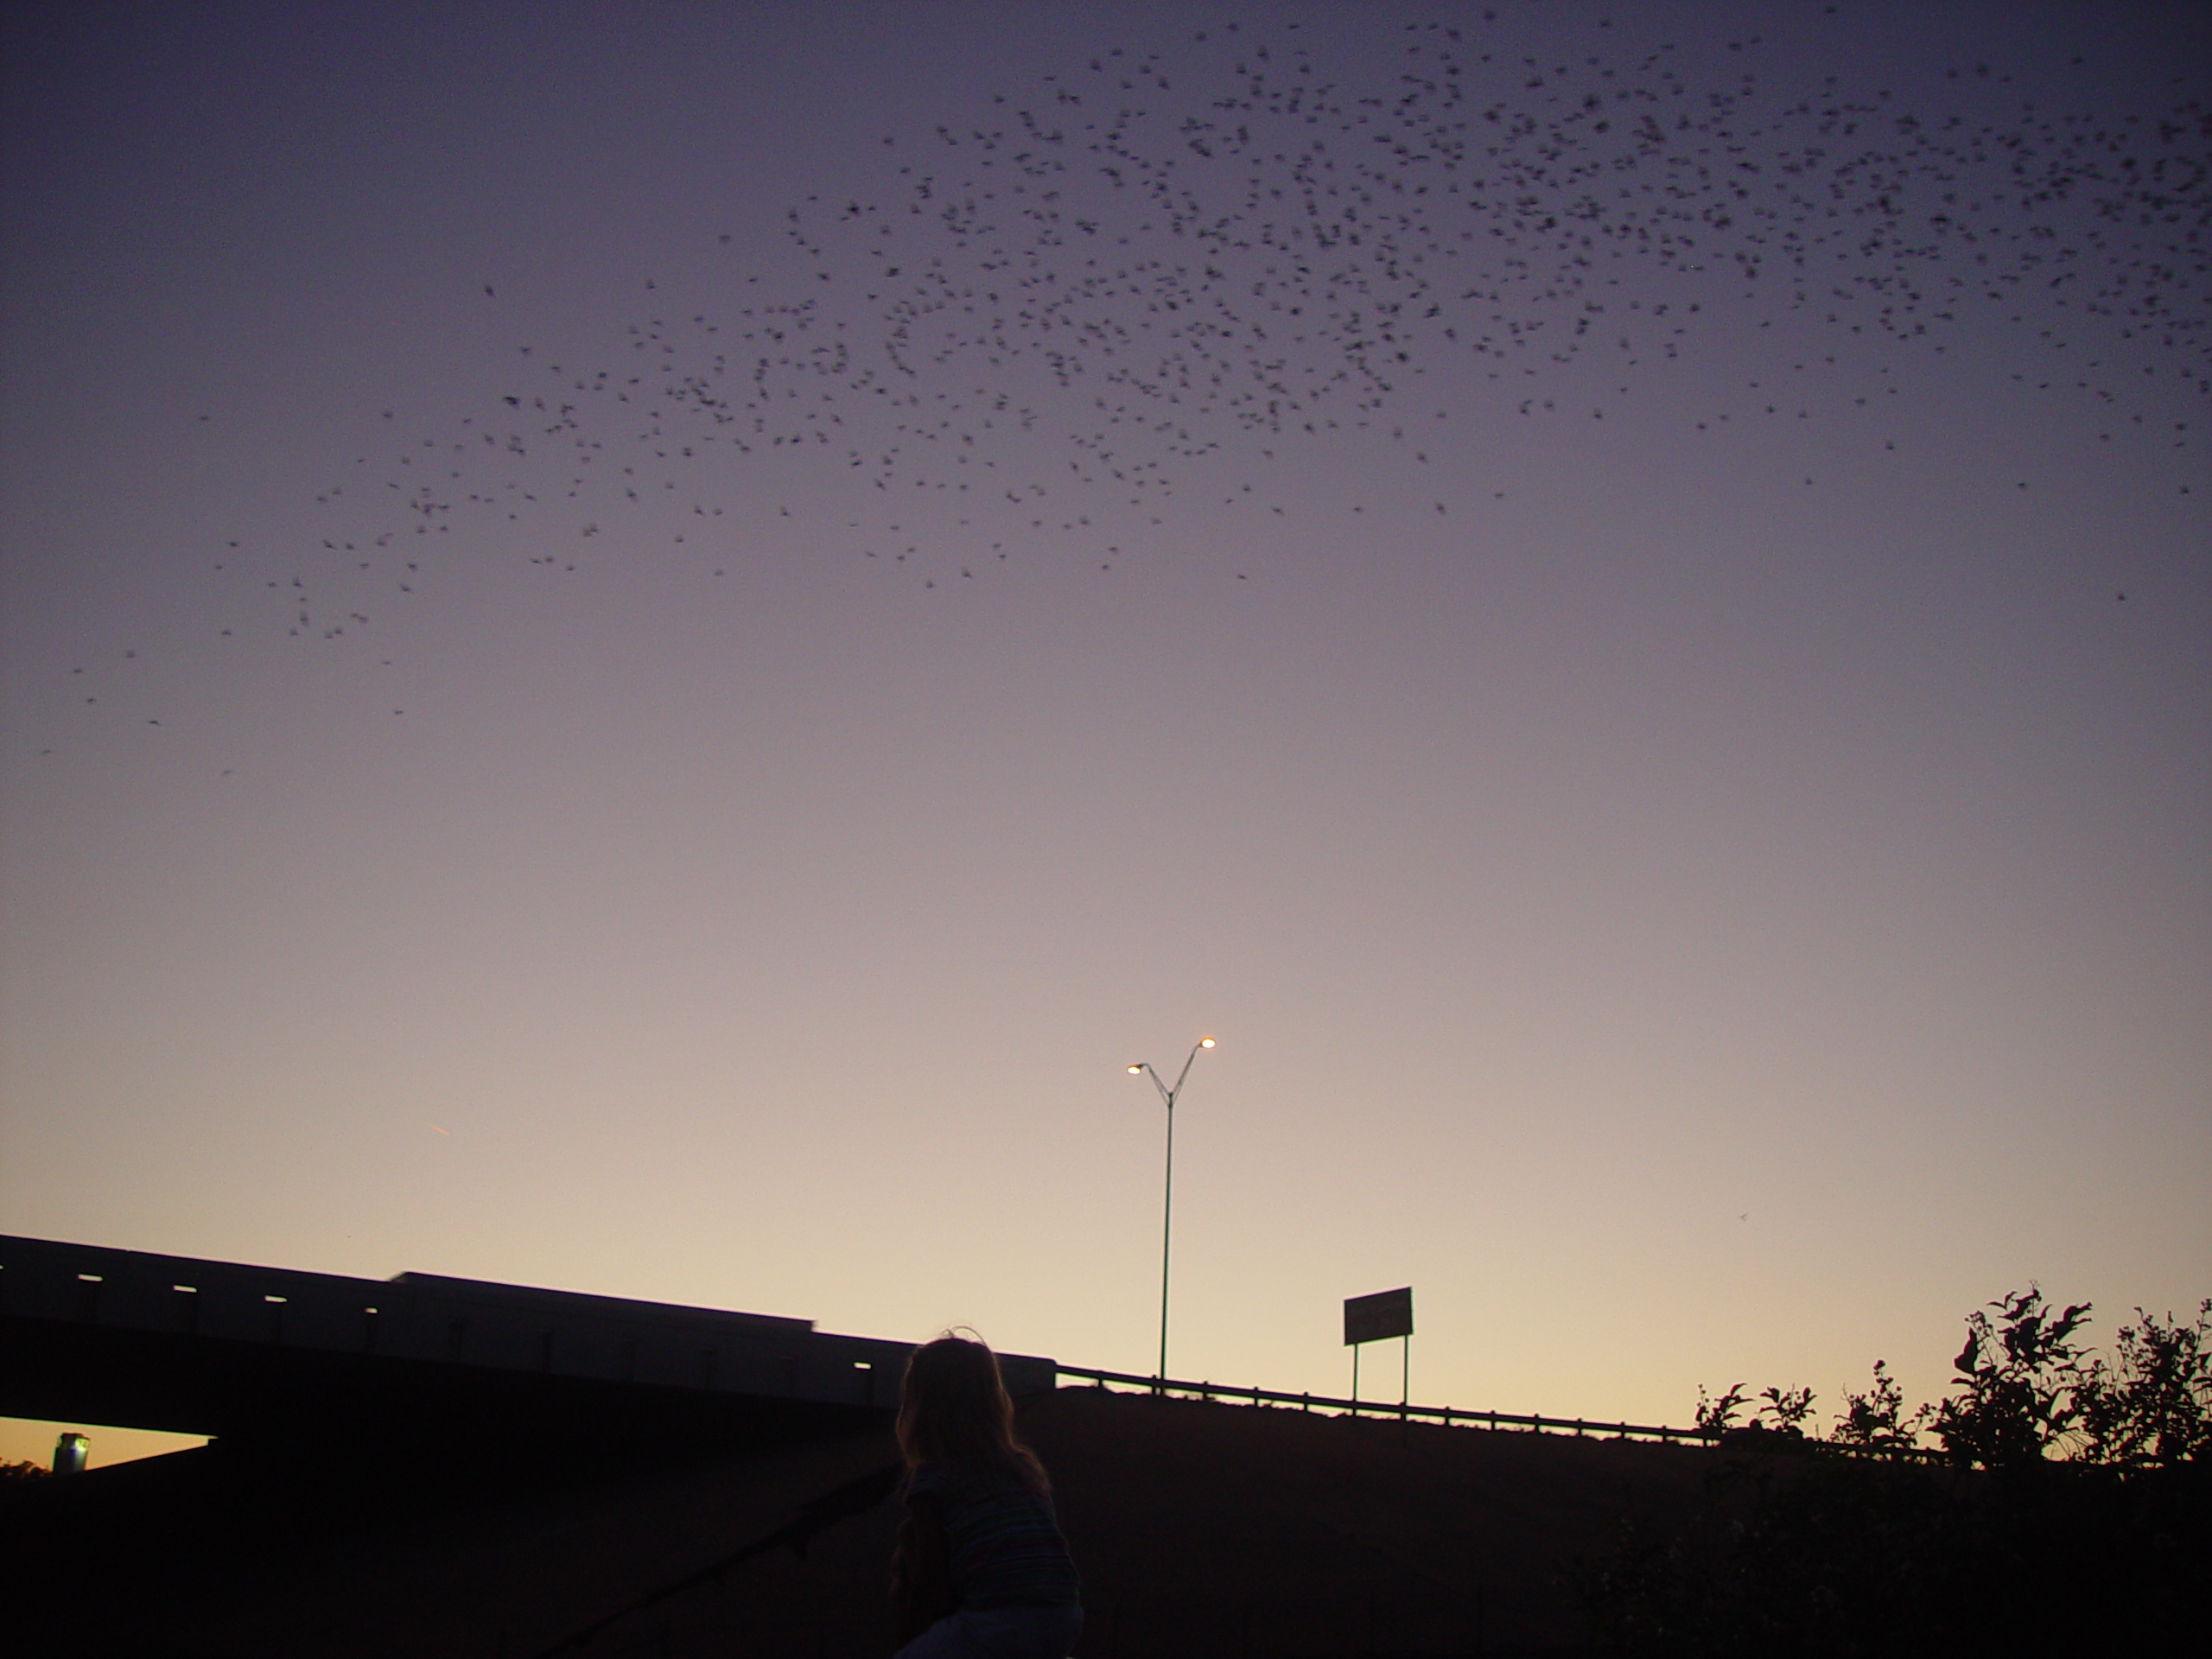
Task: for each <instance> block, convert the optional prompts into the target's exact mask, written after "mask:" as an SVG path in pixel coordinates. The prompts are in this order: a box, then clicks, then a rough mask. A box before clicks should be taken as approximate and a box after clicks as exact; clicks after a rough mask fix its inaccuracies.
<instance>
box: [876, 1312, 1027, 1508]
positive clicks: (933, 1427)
mask: <svg viewBox="0 0 2212 1659" xmlns="http://www.w3.org/2000/svg"><path fill="white" fill-rule="evenodd" d="M899 1451H901V1452H904V1453H905V1454H906V1466H907V1467H908V1468H909V1469H913V1468H916V1467H918V1466H919V1465H922V1464H925V1463H951V1464H957V1465H961V1466H963V1467H964V1468H966V1469H968V1470H969V1471H973V1472H974V1473H976V1474H979V1475H981V1476H982V1477H983V1478H984V1479H985V1480H986V1481H987V1482H988V1484H992V1485H1012V1486H1020V1487H1022V1488H1025V1489H1026V1490H1027V1491H1032V1492H1034V1493H1036V1494H1038V1495H1039V1497H1043V1496H1044V1495H1045V1494H1046V1492H1048V1491H1050V1490H1051V1487H1050V1483H1049V1482H1047V1481H1046V1478H1045V1467H1044V1465H1042V1464H1040V1463H1039V1462H1038V1461H1037V1457H1036V1454H1035V1453H1034V1452H1031V1451H1030V1449H1029V1448H1028V1447H1027V1446H1024V1445H1023V1444H1022V1443H1021V1441H1020V1440H1019V1439H1018V1438H1016V1436H1015V1434H1014V1402H1013V1401H1012V1400H1011V1399H1009V1398H1008V1397H1007V1391H1006V1383H1005V1382H1004V1380H1003V1379H1001V1376H999V1361H998V1356H997V1355H996V1354H994V1353H993V1352H992V1351H990V1350H989V1349H988V1348H987V1347H985V1346H984V1345H983V1344H982V1343H980V1342H970V1341H969V1340H968V1339H967V1338H965V1337H956V1336H954V1335H953V1334H952V1333H951V1332H949V1331H948V1332H945V1333H944V1335H943V1336H941V1337H939V1338H938V1339H937V1340H936V1341H934V1342H925V1343H924V1344H922V1345H921V1346H920V1347H918V1348H917V1349H915V1350H914V1352H913V1357H912V1358H910V1359H909V1360H907V1362H906V1382H905V1383H904V1384H903V1385H902V1386H901V1388H900V1389H899Z"/></svg>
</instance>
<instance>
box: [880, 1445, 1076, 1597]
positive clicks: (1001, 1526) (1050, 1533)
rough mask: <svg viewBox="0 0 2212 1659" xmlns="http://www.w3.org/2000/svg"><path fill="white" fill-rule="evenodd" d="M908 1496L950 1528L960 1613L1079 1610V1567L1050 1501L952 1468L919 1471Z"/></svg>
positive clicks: (947, 1535) (954, 1585) (909, 1485)
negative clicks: (998, 1609) (1015, 1609)
mask: <svg viewBox="0 0 2212 1659" xmlns="http://www.w3.org/2000/svg"><path fill="white" fill-rule="evenodd" d="M906 1498H907V1503H908V1504H909V1506H910V1507H914V1508H919V1507H922V1505H917V1504H915V1503H914V1500H915V1499H916V1498H920V1499H922V1500H923V1504H925V1505H927V1506H929V1507H931V1508H934V1509H935V1510H936V1511H937V1513H938V1517H939V1518H940V1519H941V1520H942V1522H944V1541H945V1554H946V1555H947V1557H948V1561H949V1566H950V1571H951V1575H952V1594H953V1601H954V1605H956V1606H957V1607H958V1608H959V1609H960V1610H961V1611H983V1610H985V1609H988V1608H994V1607H1073V1606H1077V1605H1080V1601H1081V1597H1080V1595H1079V1593H1078V1590H1077V1578H1076V1571H1075V1562H1074V1561H1073V1560H1071V1559H1070V1558H1069V1555H1068V1546H1067V1540H1066V1539H1065V1538H1063V1537H1061V1535H1060V1528H1059V1522H1058V1521H1057V1520H1055V1519H1054V1518H1053V1515H1052V1500H1051V1499H1049V1498H1046V1497H1040V1496H1039V1495H1038V1494H1037V1493H1035V1492H1033V1491H1029V1490H1028V1489H1027V1487H1024V1486H1018V1485H1011V1484H1007V1483H1005V1482H1002V1481H1001V1482H992V1481H988V1480H987V1479H985V1478H983V1477H982V1476H981V1475H980V1474H978V1473H977V1472H976V1471H973V1470H970V1469H967V1468H964V1467H963V1466H962V1465H958V1464H952V1463H925V1464H924V1465H921V1466H920V1467H919V1468H918V1469H916V1470H915V1471H914V1472H913V1473H912V1475H910V1476H909V1477H908V1478H907V1481H906Z"/></svg>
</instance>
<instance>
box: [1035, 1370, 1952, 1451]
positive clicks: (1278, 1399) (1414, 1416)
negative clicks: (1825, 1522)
mask: <svg viewBox="0 0 2212 1659" xmlns="http://www.w3.org/2000/svg"><path fill="white" fill-rule="evenodd" d="M1058 1374H1059V1375H1060V1376H1073V1377H1080V1378H1083V1379H1084V1381H1086V1382H1089V1383H1092V1384H1093V1385H1094V1386H1096V1387H1098V1388H1102V1389H1103V1388H1109V1387H1119V1388H1123V1389H1135V1390H1141V1391H1142V1392H1144V1393H1146V1394H1158V1395H1177V1396H1180V1397H1182V1398H1185V1399H1191V1400H1224V1401H1230V1402H1249V1403H1250V1404H1252V1405H1255V1406H1270V1407H1288V1408H1295V1409H1297V1410H1300V1411H1319V1412H1334V1413H1337V1414H1339V1415H1344V1416H1355V1417H1380V1418H1388V1419H1391V1420H1394V1421H1400V1422H1427V1423H1437V1424H1440V1425H1442V1426H1444V1427H1449V1428H1490V1429H1525V1430H1529V1431H1530V1432H1532V1433H1538V1434H1567V1435H1572V1436H1575V1437H1578V1438H1581V1439H1593V1438H1594V1439H1598V1440H1656V1441H1659V1442H1661V1443H1662V1444H1675V1445H1688V1446H1725V1445H1728V1444H1731V1443H1734V1444H1737V1445H1740V1446H1763V1447H1764V1448H1766V1449H1768V1450H1770V1451H1785V1450H1786V1451H1803V1452H1812V1451H1818V1452H1835V1453H1837V1454H1840V1455H1841V1456H1845V1457H1853V1458H1890V1459H1904V1460H1906V1461H1909V1462H1942V1461H1944V1460H1946V1459H1947V1457H1948V1453H1946V1452H1943V1451H1942V1450H1941V1449H1940V1448H1937V1447H1934V1446H1893V1445H1884V1444H1875V1445H1859V1444H1856V1443H1854V1442H1853V1441H1849V1440H1818V1439H1815V1437H1814V1436H1812V1435H1809V1434H1803V1433H1795V1432H1791V1431H1785V1430H1777V1429H1765V1428H1761V1427H1758V1425H1756V1424H1750V1423H1738V1424H1735V1425H1733V1426H1732V1427H1728V1428H1725V1429H1710V1428H1670V1427H1667V1426H1666V1425H1664V1424H1661V1423H1619V1422H1606V1421H1600V1420H1599V1419H1596V1418H1589V1417H1545V1416H1541V1415H1538V1414H1524V1413H1521V1412H1513V1411H1467V1410H1464V1409H1462V1408H1459V1407H1458V1406H1416V1405H1413V1404H1410V1403H1407V1404H1399V1403H1394V1402H1389V1401H1383V1400H1344V1399H1338V1398H1336V1397H1334V1396H1332V1395H1324V1394H1290V1393H1287V1392H1285V1391H1283V1390H1281V1389H1245V1388H1239V1387H1237V1386H1236V1384H1234V1383H1186V1382H1178V1381H1175V1380H1173V1379H1169V1380H1166V1381H1163V1380H1161V1379H1160V1378H1159V1377H1156V1376H1135V1375H1134V1374H1132V1373H1130V1372H1128V1371H1101V1370H1091V1369H1090V1368H1089V1367H1087V1366H1081V1365H1062V1366H1060V1367H1059V1368H1058Z"/></svg>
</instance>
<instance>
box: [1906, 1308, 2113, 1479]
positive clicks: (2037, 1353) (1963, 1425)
mask: <svg viewBox="0 0 2212 1659" xmlns="http://www.w3.org/2000/svg"><path fill="white" fill-rule="evenodd" d="M1992 1313H1995V1314H1996V1316H1997V1317H1996V1318H1995V1319H1991V1318H1990V1315H1991V1314H1992ZM2088 1316H2089V1305H2088V1303H2087V1302H2080V1303H2076V1304H2075V1305H2074V1306H2070V1307H2069V1308H2067V1309H2066V1311H2065V1312H2064V1313H2052V1312H2051V1311H2050V1309H2049V1308H2047V1307H2046V1306H2044V1300H2043V1292H2042V1290H2041V1289H2040V1288H2038V1287H2037V1286H2035V1285H2032V1284H2031V1285H2030V1286H2029V1287H2028V1288H2027V1289H2025V1290H2024V1291H2015V1292H2010V1293H2008V1294H2005V1295H2004V1296H2001V1297H1999V1299H1998V1300H1995V1301H1993V1302H1992V1303H1990V1304H1989V1305H1988V1306H1986V1307H1978V1308H1976V1309H1975V1310H1974V1312H1973V1313H1969V1314H1967V1344H1966V1346H1965V1347H1964V1348H1962V1349H1961V1350H1960V1351H1959V1357H1957V1358H1956V1359H1955V1360H1953V1361H1952V1362H1951V1364H1952V1367H1953V1369H1954V1370H1956V1371H1958V1372H1959V1374H1960V1376H1959V1381H1958V1382H1957V1383H1955V1385H1954V1386H1955V1387H1956V1388H1957V1389H1958V1392H1957V1393H1956V1394H1955V1395H1952V1396H1951V1397H1950V1398H1948V1399H1947V1400H1945V1401H1943V1402H1942V1403H1941V1404H1939V1405H1938V1406H1937V1407H1936V1416H1935V1430H1936V1439H1938V1440H1941V1441H1942V1443H1943V1449H1944V1450H1945V1451H1946V1452H1949V1453H1950V1454H1951V1456H1952V1457H1953V1458H1954V1459H1956V1460H1957V1461H1959V1462H1961V1463H1971V1464H1978V1465H1980V1466H1981V1467H1982V1468H1985V1469H1999V1468H2005V1467H2009V1466H2011V1465H2017V1464H2021V1463H2029V1462H2034V1461H2036V1460H2038V1459H2041V1458H2043V1457H2044V1455H2045V1454H2046V1453H2047V1452H2049V1451H2050V1448H2051V1447H2052V1446H2056V1445H2057V1444H2059V1443H2060V1441H2061V1440H2063V1438H2064V1437H2065V1435H2066V1434H2067V1432H2068V1431H2069V1429H2071V1428H2072V1427H2073V1426H2074V1423H2075V1419H2076V1418H2078V1417H2079V1416H2080V1414H2081V1404H2080V1399H2079V1395H2080V1393H2081V1389H2082V1384H2083V1383H2084V1382H2085V1381H2086V1380H2087V1379H2088V1376H2089V1375H2090V1372H2089V1370H2088V1366H2087V1364H2086V1363H2085V1356H2084V1355H2083V1353H2082V1350H2081V1348H2080V1346H2079V1345H2078V1344H2076V1343H2075V1339H2074V1338H2075V1332H2078V1331H2079V1330H2080V1329H2081V1328H2082V1325H2085V1324H2086V1323H2088Z"/></svg>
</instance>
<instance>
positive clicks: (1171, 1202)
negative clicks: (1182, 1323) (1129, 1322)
mask: <svg viewBox="0 0 2212 1659" xmlns="http://www.w3.org/2000/svg"><path fill="white" fill-rule="evenodd" d="M1212 1046H1213V1039H1212V1038H1211V1037H1201V1038H1199V1039H1198V1041H1197V1042H1196V1043H1194V1044H1193V1045H1192V1047H1191V1052H1190V1054H1189V1055H1188V1056H1187V1057H1186V1058H1185V1059H1184V1061H1183V1069H1182V1070H1181V1071H1179V1072H1177V1073H1176V1074H1175V1086H1174V1087H1173V1089H1170V1088H1169V1087H1168V1086H1167V1085H1166V1084H1165V1083H1163V1082H1162V1081H1161V1080H1160V1073H1159V1072H1157V1071H1154V1070H1153V1069H1152V1065H1151V1062H1149V1061H1147V1060H1140V1061H1138V1062H1137V1064H1136V1065H1133V1066H1131V1067H1130V1068H1129V1075H1130V1076H1131V1077H1135V1076H1137V1075H1138V1074H1139V1073H1142V1074H1143V1075H1144V1076H1146V1077H1150V1078H1151V1079H1152V1086H1153V1087H1154V1088H1155V1089H1157V1090H1160V1099H1162V1100H1163V1101H1165V1102H1166V1103H1167V1175H1166V1182H1165V1184H1164V1187H1163V1191H1162V1193H1161V1197H1160V1369H1159V1370H1157V1371H1155V1372H1154V1373H1153V1380H1154V1382H1155V1383H1166V1380H1167V1246H1168V1242H1169V1240H1170V1238H1171V1237H1172V1236H1173V1232H1174V1227H1175V1103H1176V1101H1177V1100H1179V1099H1180V1098H1181V1096H1182V1093H1183V1084H1184V1081H1185V1079H1186V1078H1188V1077H1190V1075H1191V1062H1192V1060H1195V1059H1197V1058H1198V1051H1199V1050H1200V1049H1202V1048H1211V1047H1212Z"/></svg>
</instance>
